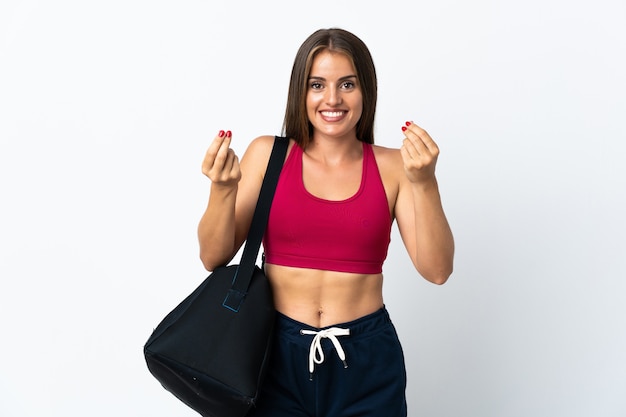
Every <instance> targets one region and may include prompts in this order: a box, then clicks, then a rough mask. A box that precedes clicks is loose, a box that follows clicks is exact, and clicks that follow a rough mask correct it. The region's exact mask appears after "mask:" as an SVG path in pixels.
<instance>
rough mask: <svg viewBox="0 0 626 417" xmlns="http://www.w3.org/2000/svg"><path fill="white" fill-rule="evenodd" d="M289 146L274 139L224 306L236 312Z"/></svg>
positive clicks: (245, 290)
mask: <svg viewBox="0 0 626 417" xmlns="http://www.w3.org/2000/svg"><path fill="white" fill-rule="evenodd" d="M288 145H289V140H288V139H287V138H285V137H281V136H275V137H274V145H273V147H272V153H271V155H270V159H269V161H268V163H267V169H266V171H265V177H264V178H263V183H262V184H261V191H260V193H259V199H258V201H257V203H256V208H255V209H254V215H253V216H252V223H251V224H250V231H249V232H248V238H247V239H246V243H245V246H244V248H243V254H242V255H241V262H240V263H239V266H238V267H237V272H236V273H235V277H234V278H233V284H232V285H231V288H230V290H229V291H228V293H227V294H226V298H225V299H224V302H223V303H222V305H223V306H224V307H226V308H228V309H230V310H233V311H235V312H237V311H239V307H240V306H241V303H242V301H243V299H244V297H245V296H246V293H247V292H248V287H249V286H250V282H251V281H252V275H253V274H254V268H255V266H256V259H257V257H258V255H259V249H260V247H261V241H262V239H263V234H264V233H265V228H266V227H267V220H268V217H269V214H270V208H271V207H272V200H273V199H274V193H275V191H276V184H277V183H278V177H279V176H280V171H281V170H282V168H283V163H284V161H285V156H286V155H287V146H288Z"/></svg>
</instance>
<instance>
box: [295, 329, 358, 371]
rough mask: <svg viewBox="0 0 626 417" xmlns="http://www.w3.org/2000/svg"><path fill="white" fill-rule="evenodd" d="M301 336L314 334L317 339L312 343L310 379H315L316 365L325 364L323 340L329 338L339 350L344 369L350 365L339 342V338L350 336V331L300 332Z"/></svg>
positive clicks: (338, 353) (338, 354)
mask: <svg viewBox="0 0 626 417" xmlns="http://www.w3.org/2000/svg"><path fill="white" fill-rule="evenodd" d="M300 334H302V335H305V334H314V335H315V337H314V338H313V340H312V341H311V349H310V350H309V373H310V375H311V376H310V379H311V380H312V379H313V371H314V370H315V364H318V365H319V364H321V363H322V362H324V350H323V349H322V339H323V338H328V339H330V341H331V342H333V345H335V349H337V356H339V359H341V361H342V362H343V367H344V368H347V367H348V363H347V362H346V353H345V352H344V351H343V348H342V347H341V343H339V340H337V336H348V335H349V334H350V329H342V328H340V327H331V328H330V329H324V330H320V331H318V332H316V331H314V330H300Z"/></svg>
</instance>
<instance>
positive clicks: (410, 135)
mask: <svg viewBox="0 0 626 417" xmlns="http://www.w3.org/2000/svg"><path fill="white" fill-rule="evenodd" d="M403 131H404V135H405V138H404V141H403V144H402V147H401V148H400V154H401V156H402V165H403V167H404V175H399V177H400V180H399V188H398V197H397V200H396V204H395V209H394V214H395V217H396V220H397V222H398V229H399V230H400V234H401V236H402V240H403V242H404V245H405V246H406V249H407V251H408V252H409V255H410V257H411V260H412V261H413V265H415V268H416V269H417V271H418V272H419V273H420V275H422V276H423V277H424V278H425V279H427V280H428V281H430V282H433V283H435V284H443V283H445V282H446V281H447V279H448V277H449V276H450V275H451V274H452V269H453V261H454V238H453V236H452V231H451V230H450V226H449V224H448V220H447V219H446V215H445V213H444V211H443V206H442V204H441V196H440V194H439V187H438V184H437V178H436V177H435V166H436V164H437V158H438V156H439V147H438V146H437V144H436V143H435V141H434V140H433V139H432V138H431V137H430V135H429V134H428V133H427V132H426V131H425V130H424V129H422V128H420V127H419V126H417V125H416V124H414V123H407V126H406V128H405V129H403Z"/></svg>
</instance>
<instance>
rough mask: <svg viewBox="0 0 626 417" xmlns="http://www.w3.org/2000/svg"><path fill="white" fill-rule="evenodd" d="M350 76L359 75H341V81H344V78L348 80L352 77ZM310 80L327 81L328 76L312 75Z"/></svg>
mask: <svg viewBox="0 0 626 417" xmlns="http://www.w3.org/2000/svg"><path fill="white" fill-rule="evenodd" d="M350 78H357V76H356V75H346V76H343V77H340V78H339V81H344V80H347V79H350ZM309 80H321V81H326V78H324V77H317V76H310V77H309Z"/></svg>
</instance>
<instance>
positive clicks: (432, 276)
mask: <svg viewBox="0 0 626 417" xmlns="http://www.w3.org/2000/svg"><path fill="white" fill-rule="evenodd" d="M418 272H419V273H420V275H421V276H422V277H424V279H426V280H427V281H429V282H431V283H433V284H436V285H443V284H445V283H446V282H447V281H448V278H450V276H451V275H452V265H450V266H449V267H447V268H442V269H438V270H434V271H420V270H418Z"/></svg>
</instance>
